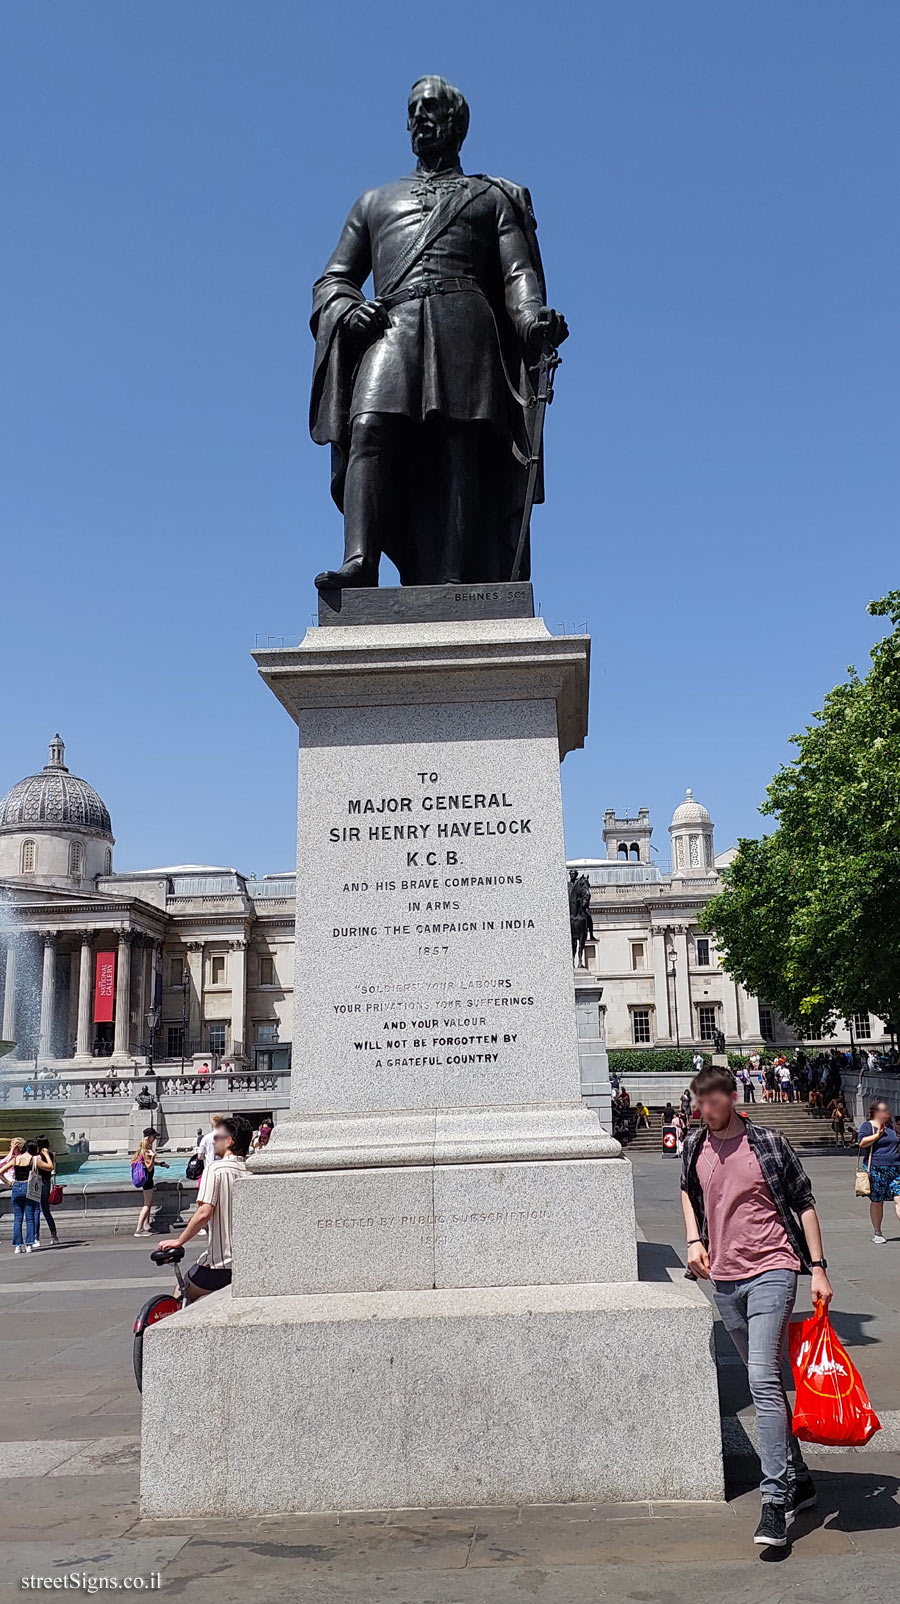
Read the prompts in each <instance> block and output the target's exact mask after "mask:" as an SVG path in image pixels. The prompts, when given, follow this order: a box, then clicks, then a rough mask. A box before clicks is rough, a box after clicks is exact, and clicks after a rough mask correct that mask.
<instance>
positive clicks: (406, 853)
mask: <svg viewBox="0 0 900 1604" xmlns="http://www.w3.org/2000/svg"><path fill="white" fill-rule="evenodd" d="M434 746H435V756H436V758H437V759H438V760H437V761H436V762H434V763H433V765H428V766H425V765H424V764H423V763H422V762H421V760H420V761H419V762H418V763H417V762H416V758H418V757H419V755H420V753H421V750H422V748H421V746H420V747H419V750H418V751H415V750H413V751H410V750H409V749H405V750H404V749H403V748H400V747H397V746H396V745H391V746H390V747H382V746H377V747H375V748H369V750H368V754H367V755H366V756H362V757H361V756H360V755H359V749H357V751H356V752H355V753H354V755H353V758H351V759H350V760H349V762H347V763H345V764H342V765H341V766H340V768H338V767H337V765H335V767H334V769H332V770H331V771H329V775H328V778H327V780H326V781H325V782H324V783H323V785H322V788H321V791H320V792H319V796H318V798H317V805H316V806H315V807H310V811H309V813H308V814H307V818H306V820H305V821H303V820H301V829H304V830H305V832H306V839H307V841H308V843H309V845H308V849H307V862H308V863H311V864H312V865H313V866H314V867H313V868H312V871H311V873H312V880H313V881H314V883H315V891H314V893H313V892H312V888H311V896H312V900H313V902H314V905H315V906H317V907H319V908H324V907H327V908H328V910H329V916H328V919H327V923H325V924H324V931H323V927H322V925H319V926H318V932H319V933H318V940H317V946H316V947H311V949H310V950H311V954H313V962H312V964H311V967H310V971H309V973H310V975H311V977H312V979H313V983H314V987H315V999H316V1016H317V1022H318V1027H317V1028H318V1030H319V1031H320V1032H324V1037H325V1039H326V1040H327V1042H328V1050H329V1052H330V1053H331V1054H333V1055H334V1057H335V1058H336V1059H337V1060H338V1062H339V1064H340V1066H341V1075H342V1078H343V1079H344V1080H345V1082H346V1083H347V1085H348V1096H349V1098H350V1099H351V1100H352V1099H353V1097H354V1096H355V1095H356V1093H355V1092H354V1091H353V1089H352V1088H353V1087H354V1086H355V1087H356V1088H358V1089H359V1094H360V1099H361V1100H362V1091H361V1088H362V1087H363V1086H366V1087H368V1088H369V1091H368V1093H367V1096H368V1099H369V1103H370V1106H376V1107H377V1106H379V1101H380V1097H379V1090H378V1088H382V1089H388V1091H387V1095H388V1096H389V1098H390V1099H394V1100H396V1101H398V1102H399V1100H400V1098H401V1092H400V1088H401V1086H403V1085H406V1086H408V1087H409V1088H410V1092H411V1100H412V1102H418V1101H419V1100H420V1099H421V1098H422V1097H424V1098H426V1100H431V1098H432V1096H433V1100H434V1102H436V1103H438V1104H440V1103H441V1102H444V1103H445V1104H448V1105H449V1106H452V1105H453V1104H454V1103H460V1102H467V1101H478V1097H479V1095H480V1090H483V1092H484V1095H485V1097H486V1098H487V1100H489V1101H491V1100H493V1091H492V1088H497V1089H498V1091H499V1089H500V1088H501V1087H502V1086H503V1085H505V1084H507V1083H509V1082H511V1081H512V1079H513V1078H514V1077H516V1076H518V1075H519V1074H520V1073H521V1065H522V1063H523V1061H529V1060H530V1061H532V1062H533V1061H534V1060H535V1059H540V1057H541V1055H542V1054H543V1055H544V1056H546V1051H547V1049H546V1046H545V1045H544V1040H543V1032H544V1031H546V1030H547V1028H548V1017H549V1015H548V1006H549V1004H548V996H549V994H550V991H551V988H554V994H555V985H556V983H557V982H558V979H559V975H560V972H561V973H562V974H565V972H566V968H567V966H566V948H565V934H564V927H563V933H562V936H561V939H560V930H559V921H560V915H561V913H562V901H563V899H562V896H561V893H559V891H558V888H557V886H556V885H555V884H554V885H553V888H552V892H551V895H550V897H548V886H547V877H546V868H545V864H544V845H543V842H542V832H541V830H540V829H539V827H538V823H537V820H538V819H539V818H540V817H541V816H542V811H543V799H542V797H541V796H540V793H539V791H538V792H537V793H536V792H535V787H534V777H533V775H532V774H530V773H529V771H528V769H527V767H526V768H524V769H523V768H522V766H521V761H520V756H521V754H520V752H517V754H516V766H515V767H512V766H511V765H510V764H508V763H507V762H506V761H505V759H506V751H505V749H504V747H503V744H502V743H500V744H499V746H498V745H497V744H496V743H494V744H493V745H492V746H485V747H484V748H483V749H482V755H483V757H484V760H485V762H484V771H483V773H482V774H479V773H478V771H477V767H475V766H474V765H473V764H472V761H471V759H472V750H471V747H470V748H469V750H468V751H467V752H466V753H465V755H464V756H463V754H462V753H460V754H459V756H461V757H462V762H458V756H457V753H456V751H455V750H454V747H453V744H452V743H447V742H439V743H434ZM438 748H439V751H438ZM448 753H449V759H450V760H449V761H448ZM509 755H510V757H512V749H510V754H509ZM373 776H377V779H376V783H374V784H372V783H371V781H372V779H373ZM382 777H389V781H388V783H387V784H384V783H381V784H379V783H378V780H382ZM361 779H362V783H360V780H361ZM366 780H368V781H369V782H370V783H369V784H368V785H366ZM298 909H299V910H300V912H299V921H298V932H301V931H302V926H303V916H302V903H300V902H298ZM551 909H552V910H553V912H552V914H551ZM311 934H312V932H311ZM323 934H324V936H325V941H326V944H327V955H326V953H324V952H323V951H322V948H321V942H322V935H323ZM558 965H559V966H560V967H559V968H558V967H557V966H558ZM317 970H318V971H321V977H322V978H321V986H319V983H318V978H317ZM428 1088H433V1089H434V1090H433V1094H432V1092H431V1091H429V1090H428ZM401 1106H402V1104H401ZM407 1106H410V1099H407Z"/></svg>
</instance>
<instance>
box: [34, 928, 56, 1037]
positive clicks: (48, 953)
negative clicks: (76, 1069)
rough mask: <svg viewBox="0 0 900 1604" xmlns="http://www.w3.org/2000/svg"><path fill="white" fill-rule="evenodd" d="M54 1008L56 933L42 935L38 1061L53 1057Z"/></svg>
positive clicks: (53, 931)
mask: <svg viewBox="0 0 900 1604" xmlns="http://www.w3.org/2000/svg"><path fill="white" fill-rule="evenodd" d="M55 1007H56V931H55V930H52V931H51V930H48V931H46V932H45V934H44V968H43V974H42V976H41V1033H40V1040H39V1044H38V1060H39V1061H43V1060H45V1059H47V1058H52V1057H53V1023H54V1010H55Z"/></svg>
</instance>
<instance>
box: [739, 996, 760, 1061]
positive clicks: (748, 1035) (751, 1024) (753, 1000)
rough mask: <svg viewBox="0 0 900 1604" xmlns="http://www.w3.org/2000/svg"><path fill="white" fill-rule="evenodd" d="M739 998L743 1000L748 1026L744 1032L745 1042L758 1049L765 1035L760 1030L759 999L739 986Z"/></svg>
mask: <svg viewBox="0 0 900 1604" xmlns="http://www.w3.org/2000/svg"><path fill="white" fill-rule="evenodd" d="M738 996H739V997H740V999H741V1005H742V1007H743V1010H744V1019H745V1021H746V1026H747V1028H746V1030H745V1032H744V1040H745V1041H746V1042H752V1043H753V1046H754V1047H758V1046H759V1044H760V1042H761V1041H762V1039H763V1033H762V1031H761V1030H760V1028H759V998H758V997H754V996H753V994H752V992H749V991H745V990H744V988H743V986H738Z"/></svg>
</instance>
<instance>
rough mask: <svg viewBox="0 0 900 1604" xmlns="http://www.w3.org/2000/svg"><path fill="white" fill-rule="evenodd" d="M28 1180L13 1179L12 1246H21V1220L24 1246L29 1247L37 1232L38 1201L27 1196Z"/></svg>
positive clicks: (38, 1218) (39, 1210)
mask: <svg viewBox="0 0 900 1604" xmlns="http://www.w3.org/2000/svg"><path fill="white" fill-rule="evenodd" d="M27 1191H28V1182H27V1181H13V1189H12V1211H13V1232H12V1239H13V1247H14V1248H20V1247H21V1246H22V1221H23V1219H24V1221H25V1246H26V1247H29V1248H30V1247H31V1244H32V1243H33V1241H34V1239H35V1237H36V1236H37V1232H38V1222H39V1220H40V1217H41V1205H40V1203H34V1202H32V1200H31V1198H30V1197H28V1196H27Z"/></svg>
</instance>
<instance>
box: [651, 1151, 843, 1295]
mask: <svg viewBox="0 0 900 1604" xmlns="http://www.w3.org/2000/svg"><path fill="white" fill-rule="evenodd" d="M744 1123H745V1125H746V1127H747V1140H748V1142H749V1143H750V1146H751V1147H752V1148H753V1151H754V1153H755V1154H756V1157H757V1159H758V1160H759V1167H760V1169H761V1170H762V1177H763V1180H764V1181H765V1183H766V1185H767V1187H768V1188H769V1191H770V1192H771V1194H772V1202H773V1203H774V1204H775V1207H776V1209H777V1211H778V1217H779V1219H780V1220H781V1223H782V1225H783V1226H784V1229H785V1231H786V1232H787V1238H788V1241H789V1242H790V1244H791V1246H792V1248H793V1249H794V1252H795V1253H796V1255H797V1257H798V1259H799V1260H800V1263H801V1264H802V1266H803V1269H804V1270H805V1271H806V1272H807V1273H808V1272H809V1270H810V1268H811V1266H810V1262H809V1248H808V1247H807V1245H806V1237H805V1236H804V1234H803V1228H802V1226H801V1225H800V1221H799V1218H798V1216H799V1215H801V1214H803V1213H804V1212H805V1211H806V1210H807V1209H812V1208H815V1206H816V1200H815V1198H814V1197H813V1192H812V1186H811V1185H810V1180H809V1176H808V1175H807V1173H806V1171H805V1169H804V1168H803V1165H802V1164H801V1163H800V1160H799V1158H798V1157H797V1155H796V1153H795V1152H794V1149H793V1148H792V1147H791V1144H790V1142H789V1141H788V1140H787V1138H786V1137H785V1136H782V1134H781V1131H775V1130H771V1129H770V1128H769V1127H768V1126H767V1125H752V1124H751V1123H750V1121H749V1120H745V1122H744ZM706 1137H707V1131H706V1128H705V1127H704V1128H703V1129H702V1130H699V1131H691V1132H690V1133H689V1135H688V1136H686V1137H685V1141H684V1152H683V1156H682V1163H681V1190H682V1192H687V1195H688V1197H689V1198H690V1200H691V1207H692V1208H693V1210H694V1215H695V1218H696V1221H697V1229H698V1231H699V1232H700V1235H701V1236H702V1238H703V1243H704V1246H705V1247H709V1231H708V1229H707V1224H706V1206H705V1204H704V1201H703V1187H702V1186H701V1184H700V1177H699V1176H698V1174H697V1160H698V1159H699V1157H700V1150H701V1148H702V1146H703V1143H704V1142H705V1140H706Z"/></svg>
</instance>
